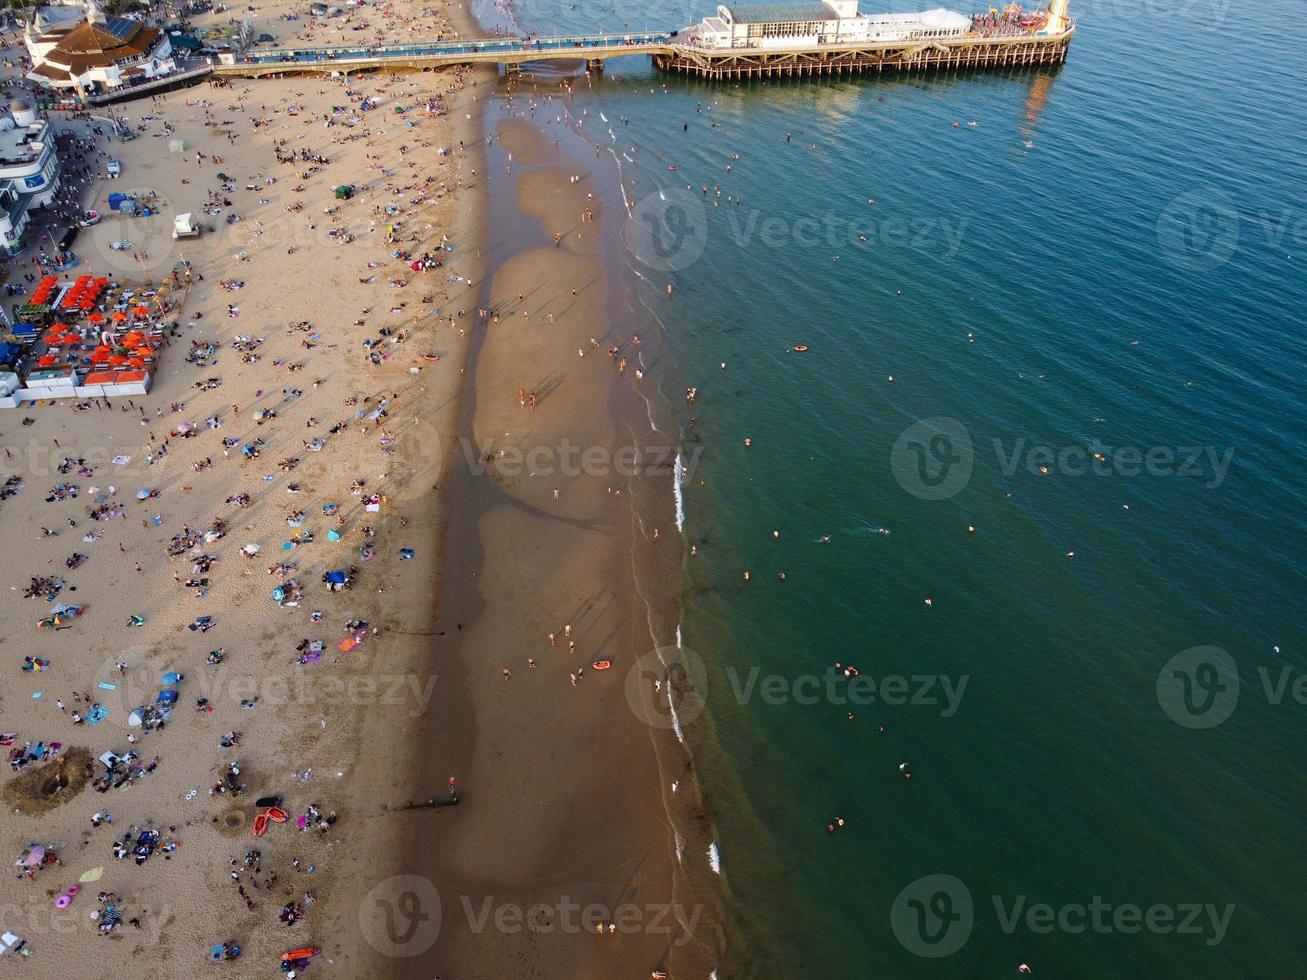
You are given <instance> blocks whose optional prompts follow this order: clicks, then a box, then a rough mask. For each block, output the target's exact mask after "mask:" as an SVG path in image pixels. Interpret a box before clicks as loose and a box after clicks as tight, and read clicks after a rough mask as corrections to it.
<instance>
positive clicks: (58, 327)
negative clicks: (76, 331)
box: [50, 323, 72, 333]
mask: <svg viewBox="0 0 1307 980" xmlns="http://www.w3.org/2000/svg"><path fill="white" fill-rule="evenodd" d="M50 329H51V330H52V331H54V332H55V333H62V332H63V331H65V330H71V329H72V327H70V326H68V324H66V323H52V324H51V325H50Z"/></svg>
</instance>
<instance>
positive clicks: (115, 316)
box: [111, 310, 127, 323]
mask: <svg viewBox="0 0 1307 980" xmlns="http://www.w3.org/2000/svg"><path fill="white" fill-rule="evenodd" d="M111 319H113V320H116V321H117V322H119V323H121V322H122V321H123V320H126V319H127V314H126V313H123V312H122V311H121V310H119V311H117V312H115V313H114V314H113V315H112V317H111Z"/></svg>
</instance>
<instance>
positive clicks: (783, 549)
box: [487, 0, 1307, 980]
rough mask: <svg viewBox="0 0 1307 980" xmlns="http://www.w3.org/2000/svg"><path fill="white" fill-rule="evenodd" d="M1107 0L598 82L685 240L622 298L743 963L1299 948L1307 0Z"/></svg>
mask: <svg viewBox="0 0 1307 980" xmlns="http://www.w3.org/2000/svg"><path fill="white" fill-rule="evenodd" d="M895 9H898V10H904V9H909V8H908V7H906V6H905V5H904V4H902V3H898V4H897V5H896V7H895ZM709 12H710V11H709V7H708V5H707V4H703V5H700V6H695V5H686V4H683V3H670V2H666V0H651V2H648V3H644V4H639V5H637V4H633V3H626V2H620V3H618V4H617V5H616V6H613V5H611V4H609V5H599V4H588V3H586V2H584V0H578V2H577V3H576V5H575V6H572V5H571V4H570V3H563V4H559V3H557V2H555V0H520V2H519V3H517V4H516V5H515V8H514V11H513V14H514V16H515V18H516V21H517V23H518V24H520V25H523V26H524V27H525V28H527V29H529V30H531V31H533V32H535V33H538V34H550V33H565V32H567V33H570V32H598V31H603V30H618V29H621V28H623V26H626V25H629V27H630V28H631V29H645V28H662V27H667V28H670V27H679V26H684V25H685V24H688V23H690V22H691V21H693V20H697V19H699V18H700V17H702V16H703V15H704V14H706V13H709ZM1072 14H1073V15H1075V16H1076V17H1077V18H1078V19H1079V25H1080V26H1079V31H1078V34H1077V36H1076V38H1075V40H1074V41H1073V43H1072V47H1071V54H1070V58H1069V60H1068V62H1067V64H1066V65H1065V66H1063V67H1061V68H1059V69H1054V70H1026V71H1001V72H993V73H956V74H942V75H929V76H924V77H906V76H905V77H884V78H879V79H877V78H864V79H852V80H829V79H828V80H818V81H795V82H788V83H751V84H712V83H704V82H698V81H693V80H687V79H682V78H674V77H663V76H660V75H659V74H657V73H656V72H655V71H654V70H653V69H652V68H651V67H650V66H649V64H648V61H647V59H639V58H631V59H624V60H622V61H617V62H612V63H610V65H609V69H608V72H607V74H606V76H605V77H604V78H602V79H600V80H596V81H595V82H594V84H593V85H589V84H585V83H581V84H578V85H577V86H576V94H575V96H573V97H572V99H571V102H570V106H571V112H572V113H573V116H574V118H576V119H578V120H581V121H583V126H582V130H583V133H584V135H585V136H586V137H587V139H589V140H590V141H591V142H593V143H597V144H600V145H601V146H602V147H604V148H605V150H611V151H612V152H610V153H607V154H606V156H605V160H606V161H610V162H611V163H612V164H613V165H614V167H616V165H618V164H619V163H620V166H621V171H620V174H621V180H622V181H623V188H622V189H623V191H624V192H625V193H626V195H627V196H628V199H629V201H630V202H631V203H632V204H633V205H634V206H635V211H634V217H635V219H636V220H637V221H643V220H644V219H643V217H642V216H643V215H644V214H646V213H648V212H650V211H651V210H652V212H653V214H654V220H655V221H661V222H662V225H661V226H660V227H661V229H662V231H663V233H665V234H671V233H675V234H676V235H677V237H678V242H681V243H682V245H683V247H679V248H678V249H677V250H673V252H672V253H669V254H670V257H663V258H656V259H655V260H654V261H652V262H650V261H642V260H641V258H640V257H637V256H633V255H631V254H629V253H628V254H626V255H625V257H624V261H625V265H626V267H628V268H629V269H630V270H631V273H630V279H629V284H628V293H627V295H628V297H630V301H629V310H630V322H629V323H626V324H624V325H623V330H624V331H625V332H628V333H629V332H640V333H642V334H643V335H644V336H646V337H648V338H650V343H649V346H648V349H647V356H648V358H649V359H650V377H651V379H652V380H653V382H654V384H655V385H656V387H657V391H658V393H659V398H658V400H657V403H656V405H655V410H656V412H657V413H658V415H659V417H660V418H665V419H669V420H670V424H671V425H672V426H674V427H675V429H676V431H679V433H680V438H681V440H682V454H683V458H684V459H685V460H686V461H687V471H688V472H687V479H686V481H685V485H684V487H683V496H684V510H685V539H686V546H687V549H688V547H689V545H691V544H693V545H694V546H695V550H696V554H695V555H694V556H693V557H690V556H689V555H688V553H687V556H686V561H685V581H684V601H683V621H682V634H683V640H684V645H685V647H686V649H687V651H689V652H688V653H687V654H686V656H687V657H688V658H697V659H698V661H701V662H702V664H703V668H704V673H705V675H706V685H705V693H704V697H705V700H704V704H703V710H702V712H701V713H698V714H697V717H693V718H686V719H685V724H684V726H683V728H684V732H685V737H686V739H687V743H688V747H689V749H690V751H691V753H692V755H693V757H694V759H695V766H696V769H697V778H698V781H699V784H700V787H701V789H702V791H703V792H704V794H705V796H706V799H707V804H708V809H709V812H710V816H711V822H712V836H714V837H715V840H716V854H717V856H718V858H719V860H720V869H721V886H722V889H723V892H724V894H725V895H726V897H727V903H726V906H725V915H726V919H725V922H724V924H723V931H722V934H721V938H720V943H719V946H720V948H719V952H720V957H721V958H720V962H719V964H718V970H717V975H718V977H720V978H723V980H724V978H728V977H729V978H737V977H750V978H768V980H770V978H781V977H786V978H789V977H804V978H847V977H894V978H898V977H918V976H919V977H959V976H966V977H994V976H1009V975H1016V972H1017V967H1018V964H1021V963H1028V964H1029V965H1030V966H1031V967H1032V969H1033V972H1034V975H1035V976H1044V977H1050V976H1052V977H1116V976H1123V977H1124V976H1138V977H1157V976H1168V977H1170V976H1174V977H1192V978H1228V977H1236V976H1242V977H1254V976H1281V977H1283V976H1303V975H1307V932H1305V931H1304V930H1303V929H1302V926H1301V918H1302V917H1301V902H1302V898H1303V895H1304V889H1303V884H1302V881H1303V874H1304V864H1305V862H1304V855H1305V854H1307V850H1305V846H1307V832H1305V831H1304V821H1303V817H1302V814H1303V811H1304V809H1305V808H1307V783H1305V782H1304V779H1303V772H1304V764H1305V763H1307V749H1305V748H1304V745H1305V743H1304V739H1303V738H1302V732H1303V731H1304V727H1305V726H1307V703H1304V702H1307V680H1304V679H1303V678H1304V677H1307V629H1305V628H1304V621H1303V620H1304V617H1303V610H1304V609H1307V604H1305V603H1304V598H1303V597H1304V595H1305V594H1307V576H1305V575H1304V573H1303V554H1304V549H1305V546H1307V533H1305V531H1304V528H1305V527H1307V518H1305V515H1307V477H1305V476H1304V467H1303V463H1302V461H1301V456H1302V447H1303V446H1304V445H1307V422H1305V421H1304V414H1305V408H1307V405H1305V399H1304V391H1305V390H1307V388H1305V387H1304V379H1307V343H1305V342H1304V333H1303V331H1304V324H1305V323H1307V320H1304V312H1303V311H1304V309H1307V167H1305V164H1304V161H1305V160H1307V107H1305V105H1304V99H1303V95H1304V92H1307V56H1305V55H1304V53H1303V42H1302V37H1303V35H1304V29H1305V28H1307V8H1304V7H1303V6H1302V5H1301V3H1298V2H1296V0H1267V2H1263V3H1258V4H1238V5H1234V4H1225V3H1216V2H1211V3H1209V2H1206V0H1156V2H1141V3H1133V2H1132V3H1127V2H1124V0H1121V2H1098V3H1076V2H1073V3H1072ZM487 19H488V20H489V19H490V18H487ZM601 114H602V115H601ZM624 120H625V121H624ZM954 123H956V124H957V125H956V126H955V125H954ZM659 154H661V156H659ZM733 155H738V159H735V158H733ZM669 165H670V166H675V167H676V170H674V171H673V170H669V169H668V167H669ZM728 167H729V170H728ZM614 172H615V173H616V170H614ZM705 187H706V189H707V190H706V193H705V192H704V188H705ZM614 188H616V179H615V180H614ZM687 188H688V190H687ZM718 190H719V191H720V196H718V194H717V191H718ZM869 199H874V204H873V203H869ZM655 202H657V203H655ZM667 202H671V204H675V205H676V206H677V212H676V214H675V215H673V214H672V213H671V211H670V210H669V209H668V208H669V207H670V204H667ZM737 202H738V203H737ZM611 203H612V204H613V208H612V212H611V213H616V214H620V213H621V207H620V203H619V202H616V201H614V202H611ZM664 204H667V206H666V207H664V206H663V205H664ZM673 219H674V220H673ZM650 227H654V226H650ZM632 234H635V235H636V238H638V233H635V232H633V233H632ZM864 237H865V241H864V240H863V238H864ZM686 242H688V244H684V243H686ZM646 244H647V240H646ZM637 251H639V249H638V248H637ZM648 254H649V253H648V252H647V251H646V253H645V258H647V257H648ZM668 283H671V284H672V285H673V287H674V293H673V295H672V296H671V297H670V298H669V297H668V296H667V294H666V286H667V284H668ZM795 345H804V346H806V347H807V348H808V350H807V351H806V352H803V353H796V352H793V351H792V350H791V348H793V347H794V346H795ZM722 362H725V364H726V368H725V370H723V369H722V368H721V367H720V365H721V364H722ZM891 377H892V378H893V380H892V382H891V381H890V378H891ZM651 387H652V386H651ZM689 387H696V388H697V389H698V396H697V400H696V401H695V402H694V403H693V404H689V403H687V402H686V401H685V399H684V391H685V389H686V388H689ZM691 417H693V418H694V425H693V427H691V425H690V419H691ZM746 439H748V440H751V442H752V445H751V446H746V445H745V440H746ZM774 530H776V531H779V532H780V537H779V539H774V538H773V534H772V532H773V531H774ZM745 569H748V570H749V571H750V573H751V574H750V580H749V581H748V582H746V581H745V580H744V574H743V573H744V570H745ZM781 572H784V574H785V579H784V580H783V581H782V580H781V579H780V578H779V574H780V573H781ZM928 599H929V600H930V602H929V603H927V601H926V600H928ZM837 662H838V663H840V664H843V665H848V664H853V665H856V667H857V669H858V671H859V672H860V676H859V677H858V679H857V682H856V685H855V686H854V687H853V688H852V689H850V686H849V684H850V682H849V680H848V679H847V678H845V677H844V675H843V674H842V673H841V672H839V671H836V670H835V669H834V666H833V665H834V664H836V663H837ZM1295 684H1296V686H1295ZM850 716H851V717H850ZM882 726H883V731H882V730H881V727H882ZM901 763H907V764H908V767H909V771H910V773H911V779H910V780H909V779H905V778H903V775H902V774H901V773H900V768H899V767H900V764H901ZM837 817H842V818H844V826H843V827H842V828H840V829H838V830H836V831H835V832H830V831H828V830H827V824H828V823H830V822H831V821H833V820H834V819H835V818H837ZM686 860H687V861H696V862H699V863H700V864H703V863H704V862H706V860H707V857H706V855H703V854H687V855H686Z"/></svg>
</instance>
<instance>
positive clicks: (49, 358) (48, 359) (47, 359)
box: [36, 354, 57, 367]
mask: <svg viewBox="0 0 1307 980" xmlns="http://www.w3.org/2000/svg"><path fill="white" fill-rule="evenodd" d="M56 360H57V358H56V357H55V356H54V355H53V354H46V355H45V356H44V357H43V358H41V359H40V360H39V361H37V362H36V364H37V367H53V366H54V362H55V361H56Z"/></svg>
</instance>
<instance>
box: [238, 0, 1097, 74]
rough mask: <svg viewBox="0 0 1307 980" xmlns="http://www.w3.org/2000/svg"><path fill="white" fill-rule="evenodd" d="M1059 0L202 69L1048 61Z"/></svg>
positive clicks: (721, 17) (795, 69)
mask: <svg viewBox="0 0 1307 980" xmlns="http://www.w3.org/2000/svg"><path fill="white" fill-rule="evenodd" d="M1067 3H1068V0H1053V3H1052V6H1051V7H1050V8H1049V9H1048V11H1046V12H1041V13H1040V14H1039V15H1037V16H1032V15H1025V14H1022V13H1021V11H1020V8H1016V7H1015V5H1009V7H1008V8H1006V9H1007V11H1009V12H1008V13H1006V14H1004V15H998V16H997V17H996V18H991V17H990V16H989V15H975V16H972V17H967V16H965V15H962V14H955V13H952V12H950V11H945V10H942V9H941V10H937V11H927V12H925V13H923V14H919V15H918V14H876V15H870V16H868V15H865V14H858V13H857V0H824V2H823V3H806V4H785V5H778V6H738V5H737V6H731V5H722V6H720V7H718V8H717V15H716V16H713V17H706V18H704V20H703V22H702V23H701V24H698V25H695V26H694V27H690V28H686V29H684V30H680V31H673V32H671V33H628V34H619V35H573V36H563V37H548V38H536V39H531V40H523V39H521V38H510V37H487V38H468V39H456V40H451V41H435V42H418V43H414V44H404V45H395V46H388V47H346V46H341V47H310V48H303V47H297V48H286V49H282V50H270V51H259V52H253V53H246V54H245V55H242V56H238V55H224V56H223V57H222V59H221V61H220V63H219V64H216V65H214V66H213V73H214V74H215V75H221V76H238V77H246V78H258V77H263V76H280V75H298V74H332V75H349V74H352V73H355V72H361V71H376V70H386V71H403V70H409V71H423V70H429V69H434V68H442V67H448V66H453V65H475V64H493V65H499V66H502V67H503V68H504V70H505V72H506V73H507V74H509V75H515V74H518V73H519V72H520V70H521V66H522V65H524V64H530V63H532V62H541V61H548V60H573V61H581V62H584V63H585V65H586V68H587V70H588V71H590V72H592V73H597V72H600V71H602V70H603V66H604V63H605V62H606V61H607V60H608V59H610V58H626V57H631V56H633V55H647V56H649V57H650V58H652V60H653V64H654V66H655V67H656V68H658V69H659V70H660V71H663V72H669V73H671V72H674V73H677V74H684V75H694V76H698V77H700V78H707V79H714V80H736V79H754V78H759V79H769V78H805V77H811V76H819V75H853V74H864V73H872V72H874V73H877V74H881V73H884V72H887V71H889V72H901V71H906V72H922V71H933V70H939V69H964V68H980V69H983V68H1000V67H1002V68H1006V67H1024V66H1036V65H1057V64H1061V63H1062V62H1063V61H1065V60H1066V56H1067V50H1068V48H1069V47H1070V44H1071V38H1072V36H1073V35H1074V33H1075V29H1076V25H1075V21H1074V20H1072V19H1071V18H1070V17H1068V16H1067V13H1066V10H1067ZM1013 10H1015V13H1012V12H1011V11H1013Z"/></svg>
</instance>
